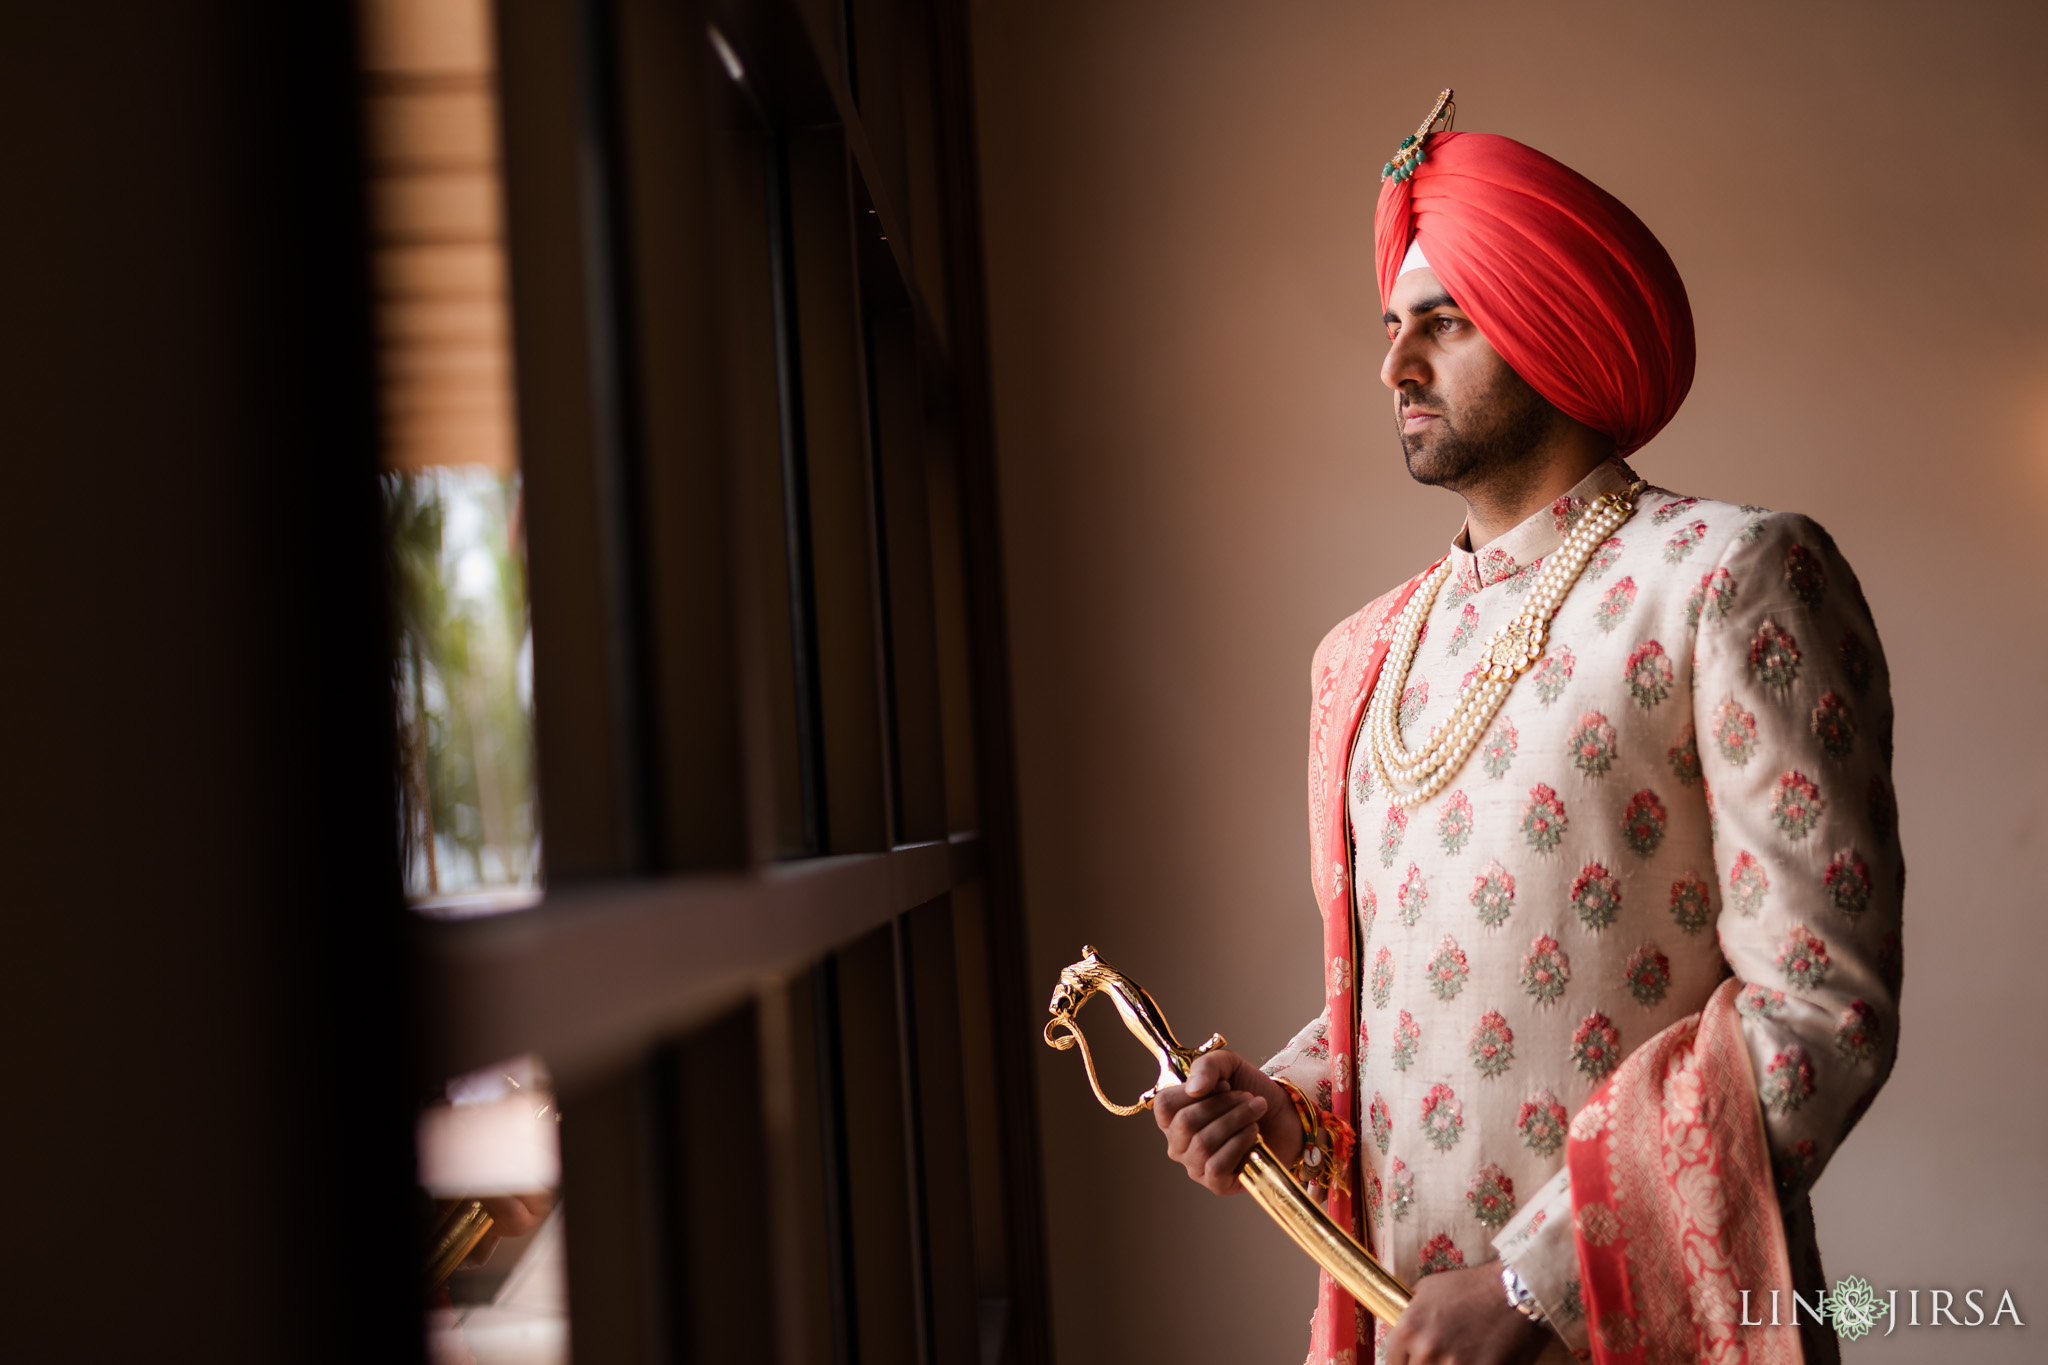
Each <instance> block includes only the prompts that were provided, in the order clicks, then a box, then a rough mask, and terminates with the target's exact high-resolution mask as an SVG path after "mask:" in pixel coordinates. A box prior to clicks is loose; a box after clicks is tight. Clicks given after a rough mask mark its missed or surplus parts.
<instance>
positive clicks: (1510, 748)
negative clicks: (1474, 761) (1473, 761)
mask: <svg viewBox="0 0 2048 1365" xmlns="http://www.w3.org/2000/svg"><path fill="white" fill-rule="evenodd" d="M1520 742H1521V736H1520V735H1518V734H1516V733H1515V727H1514V724H1513V722H1511V721H1508V720H1506V719H1503V720H1501V721H1500V722H1499V723H1497V724H1496V725H1495V726H1494V727H1493V729H1491V730H1489V731H1487V733H1486V741H1485V743H1483V744H1481V745H1480V746H1479V766H1480V767H1482V768H1484V769H1486V775H1487V776H1488V777H1506V776H1507V772H1508V765H1509V764H1511V763H1513V762H1514V761H1515V750H1516V748H1517V747H1519V745H1520Z"/></svg>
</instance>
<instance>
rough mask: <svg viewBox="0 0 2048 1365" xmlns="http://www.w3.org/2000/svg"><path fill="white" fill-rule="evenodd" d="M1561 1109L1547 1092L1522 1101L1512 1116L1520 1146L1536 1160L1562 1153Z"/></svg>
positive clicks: (1562, 1118) (1562, 1114) (1555, 1098)
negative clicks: (1519, 1137) (1533, 1154)
mask: <svg viewBox="0 0 2048 1365" xmlns="http://www.w3.org/2000/svg"><path fill="white" fill-rule="evenodd" d="M1564 1124H1565V1112H1564V1106H1563V1105H1562V1104H1559V1103H1558V1102H1557V1096H1555V1095H1553V1094H1551V1093H1550V1092H1549V1091H1548V1090H1538V1091H1535V1092H1534V1093H1532V1094H1531V1095H1530V1096H1529V1098H1528V1099H1526V1100H1523V1101H1522V1109H1521V1112H1520V1113H1519V1114H1517V1115H1516V1116H1515V1131H1516V1132H1517V1133H1520V1134H1521V1135H1522V1145H1523V1146H1524V1147H1527V1148H1528V1149H1529V1150H1530V1151H1532V1152H1534V1153H1535V1154H1536V1155H1538V1156H1556V1155H1557V1154H1558V1153H1559V1152H1561V1151H1563V1150H1564Z"/></svg>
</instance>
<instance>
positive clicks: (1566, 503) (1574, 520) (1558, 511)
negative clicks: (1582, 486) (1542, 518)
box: [1550, 493, 1593, 535]
mask: <svg viewBox="0 0 2048 1365" xmlns="http://www.w3.org/2000/svg"><path fill="white" fill-rule="evenodd" d="M1592 505H1593V504H1592V503H1590V502H1587V501H1586V500H1585V499H1584V498H1575V497H1573V496H1572V495H1571V494H1569V493H1567V494H1565V495H1564V496H1563V497H1561V498H1559V499H1558V500H1557V501H1555V502H1553V503H1551V504H1550V524H1551V525H1552V526H1554V527H1556V528H1557V533H1558V534H1559V535H1564V534H1565V533H1566V532H1568V531H1570V530H1571V529H1572V527H1574V526H1576V525H1578V524H1579V518H1580V517H1583V516H1584V515H1586V509H1587V508H1588V507H1591V506H1592Z"/></svg>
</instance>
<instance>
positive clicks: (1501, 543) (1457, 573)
mask: <svg viewBox="0 0 2048 1365" xmlns="http://www.w3.org/2000/svg"><path fill="white" fill-rule="evenodd" d="M1635 481H1636V473H1635V471H1634V470H1633V469H1630V468H1629V467H1628V464H1627V462H1625V461H1624V460H1622V459H1621V457H1620V456H1612V455H1611V456H1609V457H1608V458H1607V459H1606V460H1604V461H1603V462H1601V463H1600V464H1598V465H1595V466H1594V467H1593V471H1592V472H1591V473H1590V474H1588V475H1586V477H1585V478H1583V479H1580V480H1579V481H1578V482H1577V483H1575V484H1573V485H1572V487H1571V491H1569V492H1567V493H1566V494H1565V495H1564V496H1562V497H1560V498H1558V499H1557V500H1556V501H1554V502H1552V503H1551V504H1550V506H1548V507H1546V508H1544V509H1542V510H1541V511H1539V512H1535V513H1532V514H1531V515H1530V516H1528V517H1527V518H1525V519H1524V520H1523V521H1522V522H1521V523H1520V524H1519V525H1517V526H1516V527H1515V528H1514V529H1513V530H1511V531H1508V532H1507V533H1506V534H1504V535H1502V536H1500V537H1499V538H1498V539H1496V540H1494V541H1492V542H1491V543H1489V544H1488V545H1487V546H1486V548H1485V549H1483V550H1480V551H1479V552H1478V553H1476V554H1475V553H1474V552H1473V551H1472V549H1471V548H1470V547H1471V544H1472V537H1471V525H1470V523H1469V522H1468V523H1467V524H1465V525H1462V526H1460V527H1459V528H1458V534H1457V535H1456V537H1454V538H1453V539H1452V541H1451V553H1450V559H1451V582H1453V583H1454V584H1456V585H1457V588H1458V590H1459V591H1460V592H1462V593H1465V594H1467V595H1470V594H1472V593H1476V592H1478V591H1480V590H1481V589H1482V588H1489V587H1492V586H1493V585H1494V584H1496V583H1504V582H1506V581H1507V580H1508V579H1511V578H1517V577H1520V576H1521V575H1522V574H1525V573H1534V572H1536V570H1537V569H1538V568H1540V567H1541V566H1542V563H1543V558H1544V556H1545V555H1548V554H1549V553H1550V552H1551V551H1552V550H1555V549H1556V548H1557V547H1558V546H1559V545H1561V544H1563V543H1564V537H1565V533H1566V532H1567V531H1569V530H1571V528H1572V524H1573V523H1574V522H1576V521H1577V520H1578V519H1579V516H1580V514H1581V513H1583V512H1584V511H1585V510H1586V508H1587V507H1589V506H1591V505H1592V503H1593V501H1594V500H1595V499H1596V498H1598V497H1599V496H1600V495H1601V494H1602V493H1619V492H1621V491H1622V490H1623V489H1625V488H1627V487H1628V486H1629V485H1630V484H1632V483H1634V482H1635Z"/></svg>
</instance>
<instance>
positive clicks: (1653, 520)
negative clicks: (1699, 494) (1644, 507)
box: [1650, 498, 1700, 526]
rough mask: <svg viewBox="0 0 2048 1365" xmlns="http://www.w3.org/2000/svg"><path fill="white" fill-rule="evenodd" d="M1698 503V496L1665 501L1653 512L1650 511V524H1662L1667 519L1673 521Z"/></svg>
mask: <svg viewBox="0 0 2048 1365" xmlns="http://www.w3.org/2000/svg"><path fill="white" fill-rule="evenodd" d="M1699 505H1700V500H1699V499H1698V498H1677V499H1674V500H1673V501H1671V502H1667V503H1665V504H1664V505H1663V506H1662V507H1659V508H1658V509H1657V510H1656V511H1655V512H1652V513H1651V514H1650V525H1652V526H1662V525H1664V523H1666V522H1668V521H1674V520H1676V519H1677V518H1679V517H1682V516H1684V515H1685V514H1686V513H1687V512H1690V511H1691V510H1692V509H1693V508H1695V507H1697V506H1699Z"/></svg>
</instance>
